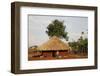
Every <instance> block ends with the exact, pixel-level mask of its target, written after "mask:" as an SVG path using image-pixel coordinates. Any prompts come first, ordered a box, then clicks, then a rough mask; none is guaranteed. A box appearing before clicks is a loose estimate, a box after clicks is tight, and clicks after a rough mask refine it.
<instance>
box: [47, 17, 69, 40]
mask: <svg viewBox="0 0 100 76" xmlns="http://www.w3.org/2000/svg"><path fill="white" fill-rule="evenodd" d="M65 28H66V26H64V22H63V21H59V20H57V19H56V20H54V21H52V22H51V23H50V24H49V25H48V27H47V31H46V33H47V34H48V36H49V37H52V36H57V37H59V38H64V39H65V40H67V41H68V32H66V31H65Z"/></svg>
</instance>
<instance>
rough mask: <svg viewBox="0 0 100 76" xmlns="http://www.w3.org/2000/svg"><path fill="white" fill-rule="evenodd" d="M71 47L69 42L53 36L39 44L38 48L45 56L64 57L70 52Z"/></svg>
mask: <svg viewBox="0 0 100 76" xmlns="http://www.w3.org/2000/svg"><path fill="white" fill-rule="evenodd" d="M70 48H71V47H69V45H68V43H67V42H66V43H65V42H63V41H62V40H60V39H59V38H58V37H56V36H53V37H51V38H50V39H49V40H48V41H47V42H45V43H43V44H42V45H40V46H38V48H37V50H38V51H41V52H42V56H44V57H63V56H66V55H67V54H68V52H69V51H70Z"/></svg>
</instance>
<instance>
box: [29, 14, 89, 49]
mask: <svg viewBox="0 0 100 76" xmlns="http://www.w3.org/2000/svg"><path fill="white" fill-rule="evenodd" d="M55 19H57V20H59V21H64V25H65V26H66V29H65V31H66V32H68V36H69V42H72V41H77V39H79V37H80V35H81V32H84V33H85V34H84V37H87V30H88V17H78V16H53V15H50V16H49V15H28V26H29V27H28V36H29V37H28V44H29V47H31V46H35V45H41V44H43V43H44V42H46V41H48V40H49V36H48V35H47V33H46V30H47V26H48V25H49V24H50V23H51V22H52V21H54V20H55ZM62 40H63V41H65V40H64V39H62Z"/></svg>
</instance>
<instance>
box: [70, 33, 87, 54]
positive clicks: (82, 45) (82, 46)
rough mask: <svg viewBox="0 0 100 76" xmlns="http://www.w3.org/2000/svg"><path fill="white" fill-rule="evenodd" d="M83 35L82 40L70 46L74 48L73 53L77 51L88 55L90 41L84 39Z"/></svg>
mask: <svg viewBox="0 0 100 76" xmlns="http://www.w3.org/2000/svg"><path fill="white" fill-rule="evenodd" d="M83 34H84V32H82V33H81V36H80V38H79V39H78V40H77V41H76V42H75V41H74V42H69V45H70V46H71V47H72V50H73V51H77V52H78V53H88V39H87V38H83V37H82V35H83Z"/></svg>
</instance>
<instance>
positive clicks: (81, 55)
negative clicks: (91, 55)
mask: <svg viewBox="0 0 100 76" xmlns="http://www.w3.org/2000/svg"><path fill="white" fill-rule="evenodd" d="M83 58H88V56H87V55H86V54H68V55H66V56H63V57H60V56H59V57H43V56H41V57H28V60H29V61H30V60H55V59H83Z"/></svg>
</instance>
